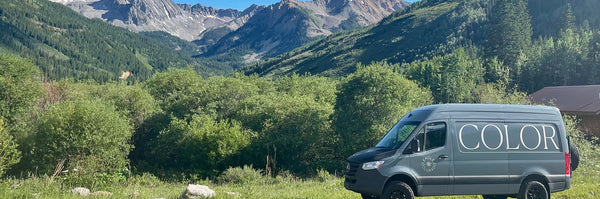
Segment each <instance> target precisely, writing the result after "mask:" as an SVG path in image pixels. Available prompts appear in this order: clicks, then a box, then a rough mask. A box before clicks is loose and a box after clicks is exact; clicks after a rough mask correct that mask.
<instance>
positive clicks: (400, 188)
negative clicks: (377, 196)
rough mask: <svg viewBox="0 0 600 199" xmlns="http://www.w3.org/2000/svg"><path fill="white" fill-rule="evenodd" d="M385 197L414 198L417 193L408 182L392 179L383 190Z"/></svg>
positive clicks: (385, 198)
mask: <svg viewBox="0 0 600 199" xmlns="http://www.w3.org/2000/svg"><path fill="white" fill-rule="evenodd" d="M382 198H384V199H413V198H415V193H414V192H413V190H412V188H410V186H408V184H406V183H404V182H398V181H392V182H390V183H388V185H387V186H385V190H384V191H383V197H382Z"/></svg>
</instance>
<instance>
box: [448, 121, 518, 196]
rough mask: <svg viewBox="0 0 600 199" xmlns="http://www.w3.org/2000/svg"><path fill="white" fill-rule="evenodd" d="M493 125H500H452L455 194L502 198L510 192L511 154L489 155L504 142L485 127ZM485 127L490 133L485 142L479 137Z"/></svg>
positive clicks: (469, 122)
mask: <svg viewBox="0 0 600 199" xmlns="http://www.w3.org/2000/svg"><path fill="white" fill-rule="evenodd" d="M488 116H489V114H488ZM491 123H495V124H498V123H499V122H498V121H486V122H481V121H473V120H470V121H466V120H462V121H454V122H453V124H454V128H453V129H454V131H453V133H454V135H453V137H454V139H453V140H454V146H455V148H454V167H453V168H454V191H453V194H458V195H463V194H502V193H506V192H507V191H508V154H507V153H497V152H490V151H487V150H488V149H487V147H491V148H496V147H497V145H498V144H497V143H500V139H502V138H501V136H500V134H499V133H493V132H492V130H491V129H490V128H491V127H489V126H488V127H485V126H486V124H491ZM483 127H485V130H486V131H485V132H487V133H485V134H484V135H485V136H486V137H485V138H486V139H484V142H482V141H481V140H482V139H481V134H480V132H481V130H482V129H483ZM494 130H497V129H495V128H494Z"/></svg>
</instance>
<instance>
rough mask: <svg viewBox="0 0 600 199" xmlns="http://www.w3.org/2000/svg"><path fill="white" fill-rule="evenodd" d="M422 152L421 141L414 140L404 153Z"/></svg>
mask: <svg viewBox="0 0 600 199" xmlns="http://www.w3.org/2000/svg"><path fill="white" fill-rule="evenodd" d="M418 152H421V142H420V141H419V140H413V141H411V142H410V144H409V145H408V147H406V149H405V150H404V154H413V153H418Z"/></svg>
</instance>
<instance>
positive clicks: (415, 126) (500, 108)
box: [344, 104, 572, 198]
mask: <svg viewBox="0 0 600 199" xmlns="http://www.w3.org/2000/svg"><path fill="white" fill-rule="evenodd" d="M347 161H348V163H347V166H346V170H345V182H344V187H345V188H346V189H349V190H352V191H355V192H358V193H360V194H361V195H362V196H363V198H414V196H436V195H473V194H477V195H479V194H480V195H483V197H484V198H507V197H517V198H550V193H552V192H558V191H563V190H566V189H569V188H570V186H571V171H572V170H571V157H570V155H569V140H568V138H567V135H566V132H565V127H564V123H563V120H562V117H561V114H560V112H559V110H558V109H557V108H554V107H548V106H529V105H499V104H442V105H431V106H425V107H421V108H418V109H416V110H413V111H411V112H410V113H408V114H406V115H405V116H404V117H403V118H402V119H401V120H400V121H399V122H398V123H397V124H396V125H395V126H394V127H393V128H392V129H391V130H390V131H389V132H388V133H387V134H386V135H385V137H384V138H383V139H382V140H381V141H380V142H379V143H378V144H377V145H376V146H375V147H372V148H369V149H366V150H363V151H360V152H358V153H356V154H354V155H352V156H350V157H349V158H348V159H347Z"/></svg>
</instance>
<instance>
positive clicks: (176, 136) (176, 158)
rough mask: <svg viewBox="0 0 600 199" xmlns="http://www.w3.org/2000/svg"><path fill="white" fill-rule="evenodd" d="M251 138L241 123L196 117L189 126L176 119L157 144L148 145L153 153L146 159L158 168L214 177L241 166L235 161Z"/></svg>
mask: <svg viewBox="0 0 600 199" xmlns="http://www.w3.org/2000/svg"><path fill="white" fill-rule="evenodd" d="M250 137H251V132H249V131H246V130H244V129H242V128H241V126H240V124H239V123H238V122H235V121H227V120H225V121H217V120H216V119H215V118H214V117H211V116H206V115H199V114H196V115H193V116H192V118H191V119H190V121H189V122H188V121H187V120H183V119H173V121H171V123H170V124H169V125H168V127H167V128H166V129H164V130H163V131H161V132H160V135H158V137H157V138H156V141H155V142H153V143H149V144H150V146H151V147H150V148H151V149H152V150H151V151H149V154H148V155H146V157H149V158H151V160H150V162H154V163H155V164H157V166H159V168H163V169H171V170H177V171H185V172H195V173H196V174H204V175H211V174H213V172H215V173H216V172H219V171H220V169H225V168H227V166H229V165H231V164H239V161H234V160H233V159H232V158H235V157H236V155H237V154H238V152H239V151H240V150H241V149H242V148H244V147H246V146H247V145H248V144H249V143H250ZM198 172H201V173H198Z"/></svg>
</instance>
